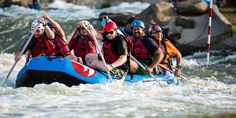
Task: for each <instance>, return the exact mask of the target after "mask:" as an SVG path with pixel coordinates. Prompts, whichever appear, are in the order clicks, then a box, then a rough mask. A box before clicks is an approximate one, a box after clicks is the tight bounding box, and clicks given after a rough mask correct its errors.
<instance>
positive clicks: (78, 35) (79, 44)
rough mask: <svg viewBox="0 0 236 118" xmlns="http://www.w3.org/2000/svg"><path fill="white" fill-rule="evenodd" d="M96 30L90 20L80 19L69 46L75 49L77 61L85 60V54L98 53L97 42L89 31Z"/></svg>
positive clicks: (82, 61)
mask: <svg viewBox="0 0 236 118" xmlns="http://www.w3.org/2000/svg"><path fill="white" fill-rule="evenodd" d="M90 30H92V31H94V32H96V31H95V30H94V28H93V26H92V25H91V24H90V23H89V22H88V21H80V22H79V23H78V27H77V29H76V31H75V32H74V34H75V35H74V36H72V38H71V40H70V42H69V43H68V46H69V48H70V50H74V55H75V56H76V57H77V61H78V62H80V63H84V64H86V62H85V56H86V55H87V54H90V53H91V54H96V44H95V41H94V39H92V37H91V36H90V34H89V33H88V31H90Z"/></svg>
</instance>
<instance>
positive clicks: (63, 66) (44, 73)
mask: <svg viewBox="0 0 236 118" xmlns="http://www.w3.org/2000/svg"><path fill="white" fill-rule="evenodd" d="M155 76H156V78H158V79H160V80H162V81H166V82H167V83H168V84H173V85H179V83H178V81H177V80H176V79H175V77H174V75H173V74H168V75H167V74H166V75H155ZM112 79H115V78H112ZM153 80H154V79H153V78H151V77H150V76H148V75H127V76H126V78H125V80H124V83H125V84H131V83H135V82H138V81H153ZM53 82H59V83H62V84H65V85H66V86H69V87H70V86H74V85H79V84H105V83H109V79H108V76H107V74H106V73H104V72H101V71H97V70H94V69H92V68H90V67H88V66H85V65H83V64H80V63H78V62H76V61H73V60H70V59H68V58H60V57H51V56H39V57H35V58H32V59H31V60H30V61H29V62H28V63H27V64H26V65H25V66H24V67H23V68H22V69H21V70H20V72H19V73H18V75H17V79H16V87H33V86H34V85H36V84H42V83H44V84H51V83H53Z"/></svg>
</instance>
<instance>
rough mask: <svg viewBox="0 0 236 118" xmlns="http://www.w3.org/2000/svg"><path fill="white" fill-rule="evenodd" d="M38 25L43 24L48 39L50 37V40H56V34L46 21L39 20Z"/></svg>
mask: <svg viewBox="0 0 236 118" xmlns="http://www.w3.org/2000/svg"><path fill="white" fill-rule="evenodd" d="M38 23H41V24H43V26H44V28H45V29H44V30H45V33H46V35H47V37H48V38H49V39H54V38H55V34H54V32H53V31H52V30H51V29H50V28H49V27H48V26H47V25H46V23H45V21H44V19H43V18H41V19H39V20H38Z"/></svg>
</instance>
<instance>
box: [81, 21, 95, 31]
mask: <svg viewBox="0 0 236 118" xmlns="http://www.w3.org/2000/svg"><path fill="white" fill-rule="evenodd" d="M80 27H85V28H86V29H88V30H93V26H92V25H91V24H90V23H89V22H88V21H86V20H82V21H79V22H78V28H80Z"/></svg>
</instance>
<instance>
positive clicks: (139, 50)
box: [132, 37, 148, 61]
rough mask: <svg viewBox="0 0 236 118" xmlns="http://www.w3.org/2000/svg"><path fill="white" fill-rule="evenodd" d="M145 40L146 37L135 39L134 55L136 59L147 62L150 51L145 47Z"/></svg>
mask: <svg viewBox="0 0 236 118" xmlns="http://www.w3.org/2000/svg"><path fill="white" fill-rule="evenodd" d="M143 40H144V37H143V38H139V39H133V42H134V44H133V50H132V54H133V55H134V57H135V58H137V59H140V60H143V61H145V60H148V49H147V48H146V47H145V46H144V45H143Z"/></svg>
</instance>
